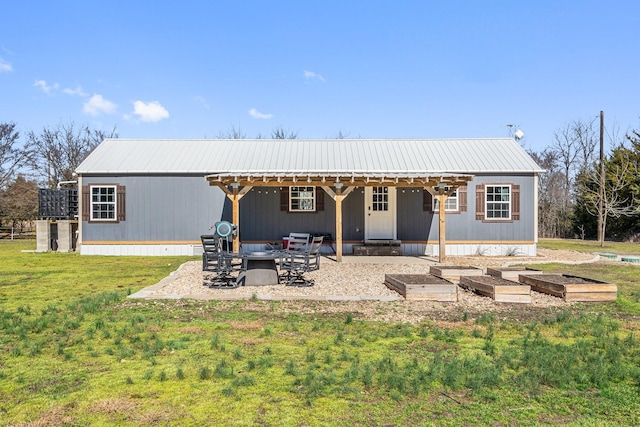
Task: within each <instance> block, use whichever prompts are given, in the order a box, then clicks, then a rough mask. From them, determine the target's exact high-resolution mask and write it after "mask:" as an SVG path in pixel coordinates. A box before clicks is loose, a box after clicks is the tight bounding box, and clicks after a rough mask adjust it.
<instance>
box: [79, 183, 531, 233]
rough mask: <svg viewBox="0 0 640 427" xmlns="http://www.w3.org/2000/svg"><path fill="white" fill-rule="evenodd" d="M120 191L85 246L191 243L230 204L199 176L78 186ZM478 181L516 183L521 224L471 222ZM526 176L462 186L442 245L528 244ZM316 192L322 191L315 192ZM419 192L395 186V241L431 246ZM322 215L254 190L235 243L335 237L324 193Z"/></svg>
mask: <svg viewBox="0 0 640 427" xmlns="http://www.w3.org/2000/svg"><path fill="white" fill-rule="evenodd" d="M100 183H102V184H120V185H125V186H126V208H127V209H126V220H125V221H123V222H120V223H113V224H105V223H87V222H85V223H84V225H83V240H85V241H195V240H198V239H199V236H200V235H201V234H207V233H209V232H210V227H211V226H213V224H215V222H216V221H219V220H220V219H225V220H231V203H230V202H229V200H228V199H227V198H226V197H225V196H224V193H223V192H222V191H221V190H220V189H218V188H217V187H211V186H209V184H208V183H207V182H206V180H205V179H204V177H202V176H158V175H155V176H121V177H90V176H83V184H84V185H88V184H100ZM481 183H512V184H519V185H520V212H521V219H520V220H518V221H513V222H505V223H485V222H482V221H477V220H476V219H475V186H476V185H477V184H481ZM533 186H534V179H533V176H531V175H529V176H509V175H482V176H476V177H474V179H473V181H472V182H470V183H469V186H468V209H467V212H464V213H461V214H448V215H447V239H448V240H473V241H482V240H487V241H496V240H504V241H509V240H515V241H519V240H534V238H535V235H534V233H535V224H534V218H535V217H534V208H535V201H534V195H535V192H534V187H533ZM318 191H323V190H321V189H318ZM422 191H424V190H422V189H413V190H412V189H411V188H402V187H399V188H398V197H397V201H398V209H397V214H398V238H399V239H400V240H405V241H416V240H437V239H438V216H437V215H434V214H433V213H431V212H427V211H424V210H423V207H422V200H423V199H422V198H423V195H422ZM324 200H325V203H324V210H323V211H321V212H316V213H288V212H286V211H281V210H280V188H278V187H254V188H253V189H251V190H250V191H249V192H248V193H247V194H246V195H245V196H244V197H243V198H242V199H241V200H240V236H241V239H242V240H246V241H251V240H262V241H278V240H280V239H281V238H282V236H286V235H288V234H289V233H290V232H292V231H300V232H310V233H328V234H331V235H332V236H334V237H335V202H334V201H333V200H332V199H331V197H329V196H328V195H326V194H325V197H324ZM342 222H343V227H342V232H343V239H344V240H347V241H348V240H351V241H358V240H362V239H363V237H364V191H363V189H362V188H358V189H356V190H354V191H353V192H351V194H350V195H349V196H348V197H347V198H346V199H345V201H344V203H343V220H342Z"/></svg>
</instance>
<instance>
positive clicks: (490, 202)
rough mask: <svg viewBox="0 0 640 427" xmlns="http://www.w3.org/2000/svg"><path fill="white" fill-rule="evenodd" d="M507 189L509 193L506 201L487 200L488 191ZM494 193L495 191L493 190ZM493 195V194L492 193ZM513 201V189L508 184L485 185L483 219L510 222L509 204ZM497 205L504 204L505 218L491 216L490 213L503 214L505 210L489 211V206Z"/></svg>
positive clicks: (510, 207)
mask: <svg viewBox="0 0 640 427" xmlns="http://www.w3.org/2000/svg"><path fill="white" fill-rule="evenodd" d="M498 187H500V188H508V189H509V192H508V193H507V197H508V200H506V201H505V200H498V201H496V200H489V189H495V188H498ZM494 191H495V190H494ZM494 194H495V193H494ZM512 201H513V188H512V187H511V185H510V184H485V187H484V218H485V220H487V221H511V209H512V206H511V202H512ZM498 204H506V205H507V208H506V212H507V216H506V217H503V216H500V217H495V216H491V215H490V213H495V212H505V209H499V210H496V209H495V208H494V209H489V206H492V205H498Z"/></svg>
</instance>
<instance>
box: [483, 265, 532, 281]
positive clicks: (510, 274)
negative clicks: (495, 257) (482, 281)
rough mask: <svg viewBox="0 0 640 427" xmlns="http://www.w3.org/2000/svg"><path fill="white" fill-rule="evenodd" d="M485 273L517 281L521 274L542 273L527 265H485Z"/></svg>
mask: <svg viewBox="0 0 640 427" xmlns="http://www.w3.org/2000/svg"><path fill="white" fill-rule="evenodd" d="M487 274H488V275H490V276H494V277H500V278H502V279H507V280H513V281H514V282H517V281H518V276H519V275H521V274H542V270H536V269H535V268H529V267H518V266H516V267H493V268H492V267H487Z"/></svg>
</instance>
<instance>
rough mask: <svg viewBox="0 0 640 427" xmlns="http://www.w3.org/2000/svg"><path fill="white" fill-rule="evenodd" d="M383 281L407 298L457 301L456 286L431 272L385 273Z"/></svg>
mask: <svg viewBox="0 0 640 427" xmlns="http://www.w3.org/2000/svg"><path fill="white" fill-rule="evenodd" d="M384 283H385V285H387V287H388V288H389V289H392V290H394V291H396V292H398V293H399V294H400V295H402V296H403V297H405V299H408V300H427V301H441V302H456V301H458V287H457V286H456V285H455V284H454V283H452V282H450V281H449V280H446V279H442V278H440V277H436V276H434V275H432V274H385V275H384Z"/></svg>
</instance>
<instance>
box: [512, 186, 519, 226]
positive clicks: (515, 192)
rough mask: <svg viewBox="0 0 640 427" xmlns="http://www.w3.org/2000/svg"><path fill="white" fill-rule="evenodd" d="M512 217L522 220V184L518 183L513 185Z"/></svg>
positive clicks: (515, 219)
mask: <svg viewBox="0 0 640 427" xmlns="http://www.w3.org/2000/svg"><path fill="white" fill-rule="evenodd" d="M511 219H513V220H514V221H518V220H520V186H519V185H517V184H513V185H512V186H511Z"/></svg>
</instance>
